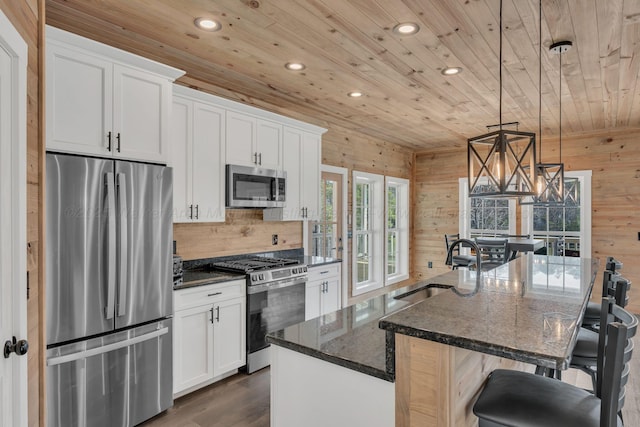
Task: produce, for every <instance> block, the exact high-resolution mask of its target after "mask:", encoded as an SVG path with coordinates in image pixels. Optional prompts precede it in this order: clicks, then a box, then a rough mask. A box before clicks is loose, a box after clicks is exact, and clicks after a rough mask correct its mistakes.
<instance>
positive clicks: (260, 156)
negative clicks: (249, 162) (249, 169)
mask: <svg viewBox="0 0 640 427" xmlns="http://www.w3.org/2000/svg"><path fill="white" fill-rule="evenodd" d="M258 164H259V165H260V166H262V153H259V154H258Z"/></svg>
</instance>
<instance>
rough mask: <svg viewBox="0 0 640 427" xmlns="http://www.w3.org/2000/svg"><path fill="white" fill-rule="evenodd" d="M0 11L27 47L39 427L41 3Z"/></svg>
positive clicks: (13, 1) (32, 373) (33, 379)
mask: <svg viewBox="0 0 640 427" xmlns="http://www.w3.org/2000/svg"><path fill="white" fill-rule="evenodd" d="M0 10H2V12H3V13H4V14H5V15H6V16H7V18H9V20H10V21H11V22H12V24H13V25H14V27H15V28H16V29H17V30H18V32H19V33H20V34H21V36H22V38H23V39H24V40H25V42H26V43H27V45H28V49H29V60H28V64H27V66H28V69H27V74H28V75H27V243H28V246H27V248H26V251H27V273H26V274H27V275H28V276H27V277H28V286H29V298H28V300H27V328H28V333H27V340H28V341H29V352H28V353H27V356H28V362H27V363H28V411H29V417H28V425H29V426H37V425H39V424H40V416H41V412H40V411H41V410H42V408H41V407H40V399H41V390H40V387H41V379H42V377H41V375H40V374H41V372H42V366H43V365H42V362H43V360H44V359H43V357H44V355H43V354H42V341H41V339H42V334H41V332H42V330H41V316H40V313H41V309H42V307H43V306H44V303H43V301H42V298H41V294H40V292H39V291H40V289H41V285H42V277H41V275H40V272H41V271H42V265H43V264H42V259H41V257H40V253H41V251H42V249H43V247H42V238H41V237H42V234H41V233H42V230H41V226H42V221H43V220H42V215H41V214H42V210H41V206H42V203H41V202H42V200H41V196H42V194H41V191H40V182H41V177H42V159H43V156H42V153H43V147H42V144H41V137H40V128H41V121H40V105H41V104H40V84H39V82H40V79H39V75H40V69H39V68H40V53H41V52H40V46H41V42H40V34H41V33H40V31H41V28H42V23H43V22H44V19H42V18H41V17H42V11H43V10H44V0H0Z"/></svg>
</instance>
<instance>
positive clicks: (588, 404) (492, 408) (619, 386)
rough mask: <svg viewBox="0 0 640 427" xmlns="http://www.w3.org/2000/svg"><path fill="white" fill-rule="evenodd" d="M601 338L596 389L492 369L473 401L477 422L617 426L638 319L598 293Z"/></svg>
mask: <svg viewBox="0 0 640 427" xmlns="http://www.w3.org/2000/svg"><path fill="white" fill-rule="evenodd" d="M602 306H603V316H602V317H603V322H602V324H603V325H606V326H603V328H602V329H603V331H606V343H605V344H604V345H603V346H602V357H600V361H599V363H598V373H599V375H598V382H597V385H596V392H595V393H593V394H592V393H590V392H589V391H587V390H583V389H581V388H579V387H576V386H574V385H571V384H568V383H565V382H562V381H558V380H556V379H554V378H547V377H544V376H539V375H534V374H530V373H526V372H520V371H512V370H506V369H498V370H495V371H493V372H492V373H491V374H490V375H489V378H488V380H487V382H486V384H485V386H484V388H483V390H482V391H481V393H480V395H479V397H478V399H477V400H476V403H475V404H474V406H473V413H474V414H475V415H476V416H477V417H478V418H479V427H497V426H524V427H617V426H622V425H623V420H622V415H621V414H622V412H621V411H622V407H623V405H624V397H625V384H627V381H628V376H629V369H628V363H629V361H630V360H631V354H632V351H633V343H632V341H631V338H632V337H633V336H634V335H635V334H636V331H637V328H638V319H637V318H636V317H635V316H634V315H633V314H631V313H629V312H628V311H626V310H625V309H624V308H622V307H620V306H618V305H616V304H615V302H614V300H613V298H610V297H607V298H603V303H602Z"/></svg>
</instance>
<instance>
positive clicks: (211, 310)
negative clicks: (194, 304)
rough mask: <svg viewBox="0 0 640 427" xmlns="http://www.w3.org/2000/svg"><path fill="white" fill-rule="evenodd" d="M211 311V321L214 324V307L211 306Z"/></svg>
mask: <svg viewBox="0 0 640 427" xmlns="http://www.w3.org/2000/svg"><path fill="white" fill-rule="evenodd" d="M209 312H210V313H211V317H210V320H211V323H212V324H213V307H211V309H210V310H209Z"/></svg>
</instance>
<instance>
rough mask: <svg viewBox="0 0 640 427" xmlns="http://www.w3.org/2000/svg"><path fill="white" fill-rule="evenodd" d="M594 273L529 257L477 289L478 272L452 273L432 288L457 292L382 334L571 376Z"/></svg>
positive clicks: (389, 324) (403, 315)
mask: <svg viewBox="0 0 640 427" xmlns="http://www.w3.org/2000/svg"><path fill="white" fill-rule="evenodd" d="M597 268H598V261H597V260H590V259H580V258H569V257H566V258H564V257H553V256H544V255H531V254H529V255H525V256H521V257H520V258H517V259H515V260H513V261H511V262H509V263H508V264H505V265H502V266H500V267H498V268H496V269H494V270H491V271H488V272H483V273H482V280H481V284H480V286H479V288H477V287H476V277H475V272H471V271H468V270H456V271H452V272H450V273H446V274H444V275H441V276H438V277H435V278H433V279H431V280H430V281H429V282H431V283H436V282H437V283H439V284H443V285H455V286H456V287H457V288H456V290H457V292H454V291H453V290H451V289H450V290H448V291H446V292H441V293H440V294H438V295H436V296H434V297H431V298H427V299H424V300H422V301H420V302H418V303H416V304H414V305H411V306H410V307H408V308H407V309H405V310H402V311H400V312H398V313H395V314H392V315H390V316H386V317H385V318H383V319H381V321H380V327H381V328H382V329H385V330H387V331H389V332H390V333H391V334H393V333H399V334H404V335H409V336H413V337H417V338H423V339H427V340H431V341H436V342H441V343H444V344H448V345H453V346H457V347H462V348H466V349H469V350H474V351H479V352H483V353H487V354H492V355H496V356H500V357H506V358H509V359H513V360H518V361H521V362H526V363H531V364H535V365H540V366H545V367H548V368H555V369H566V368H567V367H568V364H569V359H570V357H571V352H572V349H573V346H574V344H575V340H576V337H577V333H578V330H579V325H580V323H581V321H582V316H583V314H584V309H585V307H586V304H587V301H588V299H589V295H590V292H591V288H592V286H593V280H594V278H595V274H596V272H597ZM388 351H390V352H392V351H393V350H392V349H388ZM392 357H393V355H390V358H392Z"/></svg>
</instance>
